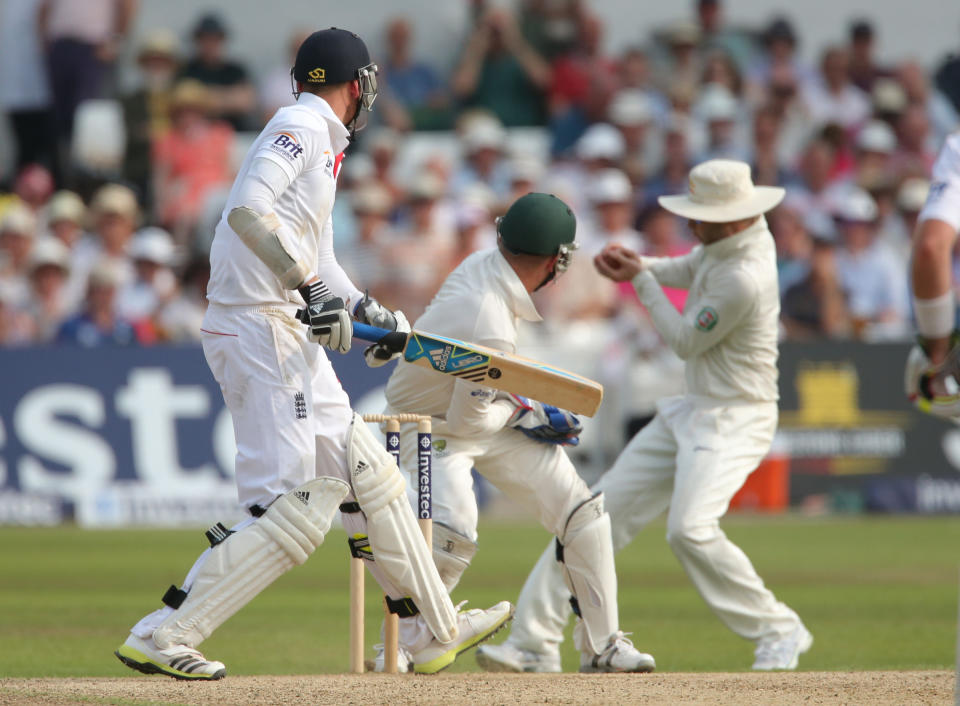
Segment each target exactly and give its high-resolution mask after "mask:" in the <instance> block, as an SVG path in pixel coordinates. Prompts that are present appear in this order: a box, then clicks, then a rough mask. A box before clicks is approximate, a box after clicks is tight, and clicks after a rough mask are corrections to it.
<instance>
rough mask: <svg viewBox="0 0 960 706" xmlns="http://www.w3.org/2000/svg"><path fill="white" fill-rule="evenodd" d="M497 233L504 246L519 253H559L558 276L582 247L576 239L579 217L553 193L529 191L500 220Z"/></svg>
mask: <svg viewBox="0 0 960 706" xmlns="http://www.w3.org/2000/svg"><path fill="white" fill-rule="evenodd" d="M497 235H499V236H500V240H501V242H502V243H503V246H504V248H506V249H507V250H508V251H509V252H512V253H514V254H516V255H520V254H523V255H544V256H551V255H559V256H560V258H559V260H557V266H556V269H555V274H556V275H561V274H563V273H564V272H566V270H567V268H568V267H569V266H570V258H571V257H572V253H573V251H574V250H576V249H577V247H578V246H579V244H578V243H577V242H576V241H575V240H574V238H576V235H577V219H576V217H575V216H574V215H573V211H571V210H570V207H569V206H567V204H565V203H564V202H563V201H562V200H561V199H558V198H557V197H556V196H554V195H553V194H539V193H530V194H527V195H525V196H521V197H520V198H519V199H517V200H516V201H514V202H513V204H512V205H511V206H510V208H509V209H507V212H506V213H505V214H504V215H503V217H502V218H498V219H497ZM552 278H553V277H552V276H551V278H550V279H552Z"/></svg>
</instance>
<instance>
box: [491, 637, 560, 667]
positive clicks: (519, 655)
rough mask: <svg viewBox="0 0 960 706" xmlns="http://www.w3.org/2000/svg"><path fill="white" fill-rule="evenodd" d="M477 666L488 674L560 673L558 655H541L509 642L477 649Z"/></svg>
mask: <svg viewBox="0 0 960 706" xmlns="http://www.w3.org/2000/svg"><path fill="white" fill-rule="evenodd" d="M477 664H479V665H480V668H481V669H485V670H486V671H488V672H540V673H544V674H556V673H558V672H562V671H563V669H562V668H561V667H560V655H558V654H553V655H548V654H543V653H542V652H534V651H533V650H525V649H523V648H522V647H514V646H513V645H511V644H510V641H509V640H508V641H507V642H504V643H502V644H500V645H480V647H478V648H477Z"/></svg>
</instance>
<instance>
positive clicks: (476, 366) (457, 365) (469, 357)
mask: <svg viewBox="0 0 960 706" xmlns="http://www.w3.org/2000/svg"><path fill="white" fill-rule="evenodd" d="M403 359H404V360H405V361H407V362H408V363H415V362H417V361H419V360H426V361H427V362H429V363H430V367H431V368H433V369H434V370H436V371H438V372H441V373H447V374H448V375H453V376H455V377H460V378H463V379H464V380H470V381H471V382H483V380H485V379H486V378H487V376H488V375H489V376H490V377H493V378H494V379H496V378H497V377H499V375H500V371H499V370H498V369H497V368H491V367H490V356H489V355H485V354H483V353H479V352H477V351H476V350H471V349H469V348H464V347H463V346H460V345H458V343H457V341H454V340H452V339H445V338H444V337H443V336H436V335H432V336H429V337H428V336H424V335H422V334H420V333H418V332H416V331H414V332H413V333H412V334H411V335H410V338H409V340H408V341H407V347H406V348H405V349H404V351H403Z"/></svg>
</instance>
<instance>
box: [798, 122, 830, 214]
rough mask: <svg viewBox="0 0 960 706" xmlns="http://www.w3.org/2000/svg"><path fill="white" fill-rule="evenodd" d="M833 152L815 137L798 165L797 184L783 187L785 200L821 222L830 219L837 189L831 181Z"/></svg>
mask: <svg viewBox="0 0 960 706" xmlns="http://www.w3.org/2000/svg"><path fill="white" fill-rule="evenodd" d="M835 158H836V148H835V147H834V146H833V145H832V144H831V143H830V141H829V140H826V139H824V138H823V137H818V138H817V139H815V140H811V141H810V144H809V145H807V148H806V150H805V151H804V153H803V157H802V159H801V161H800V174H799V178H798V179H797V181H795V182H794V183H793V184H789V185H788V186H787V197H788V198H789V199H791V200H792V201H793V202H794V203H796V204H797V208H798V209H800V211H801V212H802V213H803V214H805V218H806V217H809V216H810V214H814V215H813V217H814V218H816V219H819V220H821V221H826V220H829V219H830V218H832V216H833V209H834V203H833V202H834V200H836V196H837V190H838V188H839V187H838V186H837V184H836V183H835V182H834V180H833V165H834V159H835Z"/></svg>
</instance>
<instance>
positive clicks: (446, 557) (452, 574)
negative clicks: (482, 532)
mask: <svg viewBox="0 0 960 706" xmlns="http://www.w3.org/2000/svg"><path fill="white" fill-rule="evenodd" d="M476 553H477V543H476V542H472V541H470V539H469V538H467V537H464V536H463V535H462V534H460V533H459V532H454V531H453V530H452V529H450V528H449V527H447V526H446V525H445V524H443V523H440V522H436V521H434V523H433V562H434V563H435V564H436V565H437V571H438V572H439V574H440V580H441V581H443V585H444V586H446V587H447V593H450V592H452V591H453V589H454V588H456V586H457V584H458V583H459V582H460V577H461V576H463V572H464V571H466V570H467V567H468V566H470V562H471V561H473V557H474V555H475V554H476Z"/></svg>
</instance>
